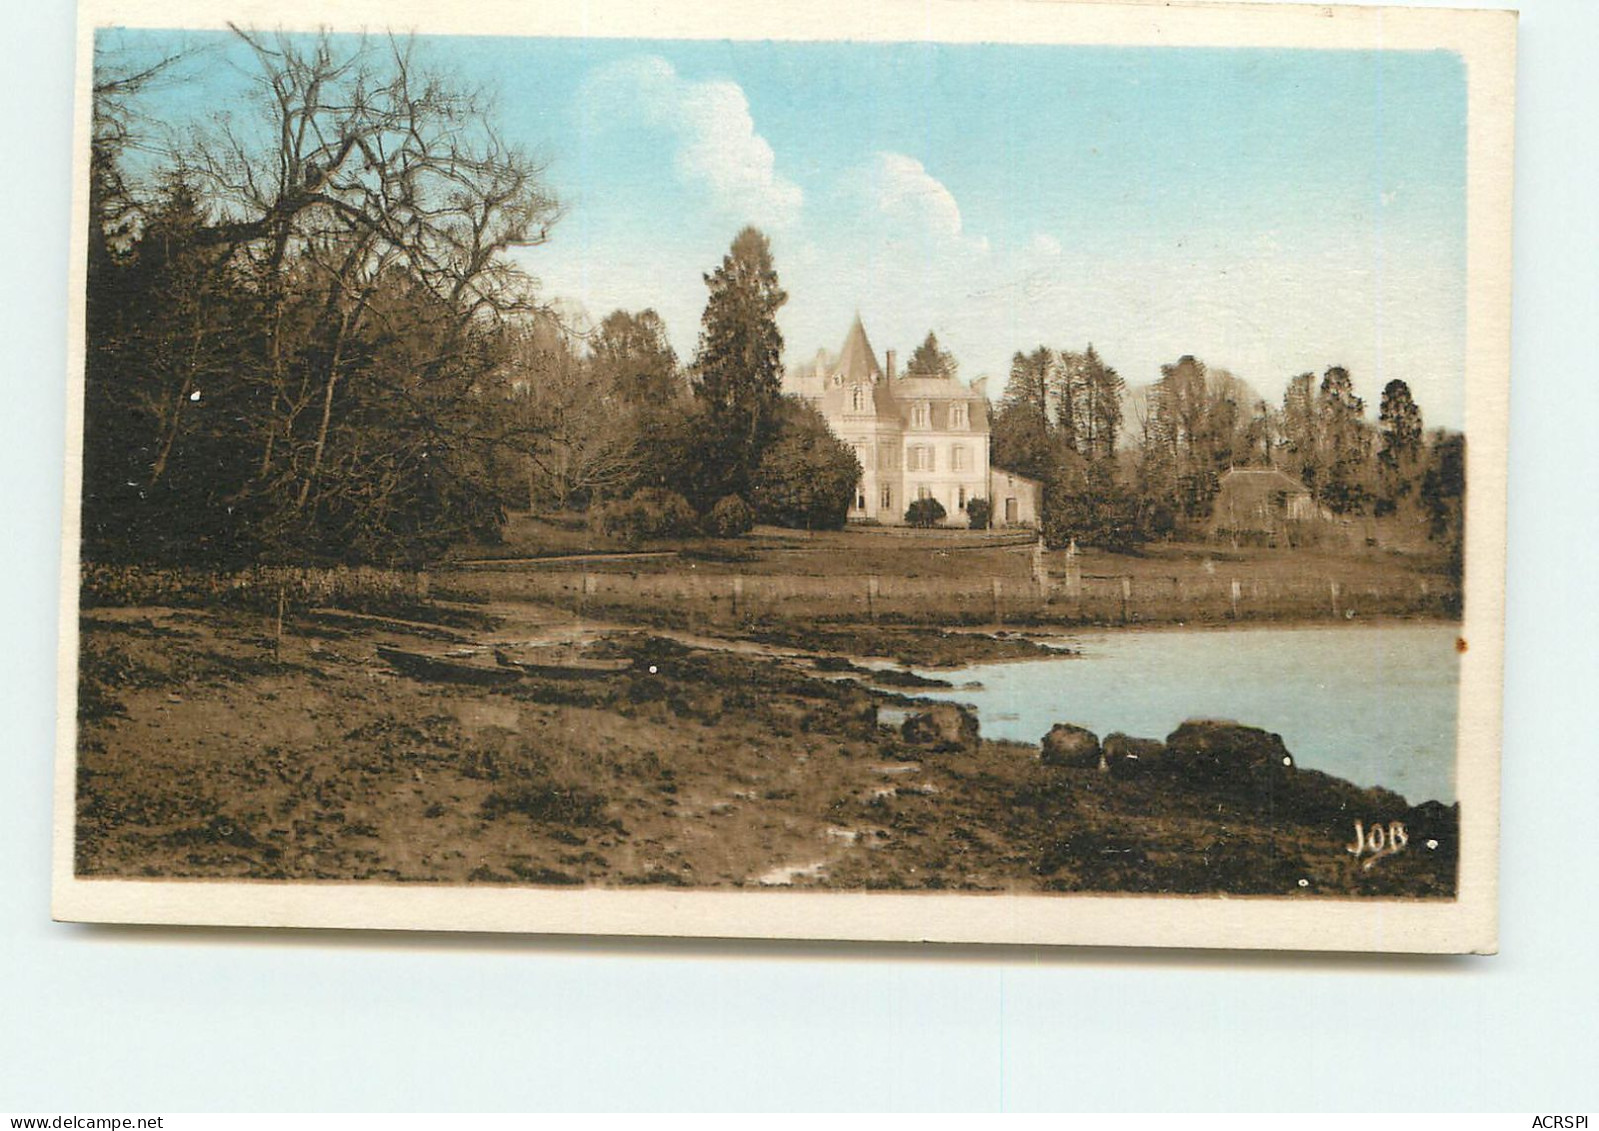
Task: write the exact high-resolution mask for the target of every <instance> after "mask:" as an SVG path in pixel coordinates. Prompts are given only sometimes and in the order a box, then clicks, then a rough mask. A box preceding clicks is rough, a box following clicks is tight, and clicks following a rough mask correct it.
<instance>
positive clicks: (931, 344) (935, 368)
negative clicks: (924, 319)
mask: <svg viewBox="0 0 1599 1131" xmlns="http://www.w3.org/2000/svg"><path fill="white" fill-rule="evenodd" d="M957 369H958V366H957V365H956V364H955V355H954V354H952V353H950V352H949V351H948V350H946V349H942V348H940V346H939V344H938V338H937V337H936V336H935V335H934V333H933V332H932V331H931V330H929V331H927V337H926V338H925V339H923V341H922V344H921V345H919V346H917V347H916V349H915V350H914V351H913V352H912V353H911V360H910V364H908V365H907V366H906V367H905V376H907V377H938V378H942V379H945V380H953V379H954V377H955V373H956V370H957Z"/></svg>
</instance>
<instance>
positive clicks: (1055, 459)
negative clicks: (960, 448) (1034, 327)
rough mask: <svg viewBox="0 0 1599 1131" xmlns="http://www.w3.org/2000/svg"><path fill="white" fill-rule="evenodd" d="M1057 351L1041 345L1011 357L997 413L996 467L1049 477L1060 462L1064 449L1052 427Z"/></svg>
mask: <svg viewBox="0 0 1599 1131" xmlns="http://www.w3.org/2000/svg"><path fill="white" fill-rule="evenodd" d="M1054 367H1055V351H1054V350H1051V349H1049V348H1048V347H1047V346H1039V347H1038V348H1037V349H1036V350H1034V351H1033V352H1032V353H1030V354H1025V353H1021V352H1020V351H1018V352H1017V353H1016V355H1015V356H1014V357H1013V358H1012V359H1011V367H1010V380H1009V381H1008V382H1007V383H1006V385H1005V392H1004V395H1003V396H1002V397H1001V398H1000V402H999V408H998V410H997V411H996V412H995V413H994V419H993V424H992V430H991V436H992V441H991V442H992V443H993V461H994V465H995V466H996V467H1003V468H1005V469H1006V470H1007V471H1014V472H1017V473H1018V474H1020V475H1025V476H1027V477H1028V478H1029V479H1038V480H1041V481H1047V480H1048V479H1049V478H1050V477H1051V476H1052V475H1053V474H1054V469H1055V467H1056V466H1057V465H1058V464H1059V463H1060V459H1061V451H1060V447H1061V446H1060V444H1059V442H1058V439H1057V437H1056V436H1055V435H1054V432H1053V429H1051V427H1050V419H1049V401H1050V396H1049V382H1050V376H1051V374H1052V372H1053V370H1054Z"/></svg>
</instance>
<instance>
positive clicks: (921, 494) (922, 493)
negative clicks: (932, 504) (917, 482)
mask: <svg viewBox="0 0 1599 1131" xmlns="http://www.w3.org/2000/svg"><path fill="white" fill-rule="evenodd" d="M916 497H917V498H918V499H931V498H932V497H933V495H932V492H930V491H928V489H927V488H926V487H925V486H923V487H918V488H916Z"/></svg>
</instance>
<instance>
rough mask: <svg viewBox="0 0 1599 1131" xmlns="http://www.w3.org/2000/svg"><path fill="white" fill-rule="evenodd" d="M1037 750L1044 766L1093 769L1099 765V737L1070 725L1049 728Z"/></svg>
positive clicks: (1059, 724) (1056, 725)
mask: <svg viewBox="0 0 1599 1131" xmlns="http://www.w3.org/2000/svg"><path fill="white" fill-rule="evenodd" d="M1039 749H1040V753H1041V754H1042V757H1043V760H1044V765H1046V766H1079V767H1086V768H1088V769H1093V768H1094V767H1096V766H1098V765H1099V764H1100V761H1099V736H1098V735H1097V734H1095V733H1094V732H1093V731H1091V730H1088V729H1086V728H1084V727H1080V726H1073V725H1072V724H1071V723H1056V724H1055V725H1054V726H1052V727H1050V728H1049V733H1048V734H1046V735H1045V736H1044V741H1043V742H1042V743H1040V746H1039Z"/></svg>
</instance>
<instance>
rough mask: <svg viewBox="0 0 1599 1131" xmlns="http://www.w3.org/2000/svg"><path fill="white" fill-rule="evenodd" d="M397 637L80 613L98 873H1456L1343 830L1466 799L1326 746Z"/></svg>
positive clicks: (840, 676) (765, 659)
mask: <svg viewBox="0 0 1599 1131" xmlns="http://www.w3.org/2000/svg"><path fill="white" fill-rule="evenodd" d="M153 611H154V610H152V612H153ZM592 627H593V626H591V629H592ZM380 643H386V644H389V645H396V644H398V645H402V646H405V647H412V648H418V647H420V648H427V647H433V648H435V649H437V648H440V647H443V645H440V644H439V643H438V642H434V643H433V644H432V645H429V644H428V642H427V641H425V640H422V639H420V638H416V637H408V636H407V635H406V634H405V633H404V632H402V631H400V630H398V629H389V628H380V627H377V626H374V625H370V624H363V623H353V624H351V623H346V624H342V625H336V624H331V623H323V622H318V621H315V620H311V619H305V618H291V621H290V624H289V625H288V631H287V632H286V634H285V637H284V639H283V641H282V642H281V644H280V645H279V646H278V653H277V654H276V655H274V653H273V646H272V642H271V641H270V640H269V639H267V638H265V637H263V636H262V634H261V618H260V617H259V616H257V615H251V614H248V613H240V612H237V611H226V610H221V611H219V610H210V611H204V610H195V609H175V610H169V611H168V612H167V614H166V615H163V616H160V617H154V616H148V615H142V614H141V613H139V612H130V613H129V614H128V615H125V616H118V617H101V618H93V619H92V620H89V621H87V622H86V623H85V625H84V628H83V645H84V648H83V653H82V668H81V672H82V676H81V679H80V697H79V703H80V729H79V746H78V783H79V793H78V798H79V810H78V820H79V824H78V864H79V874H80V875H85V876H94V875H102V876H126V877H135V878H136V877H139V876H151V877H181V876H193V877H196V878H202V877H209V878H237V879H261V880H270V879H280V880H282V879H289V880H299V879H327V880H340V879H342V880H370V881H374V882H386V881H395V882H408V883H410V882H423V883H496V884H499V883H510V884H520V883H526V884H535V885H537V884H555V885H568V884H598V885H601V886H613V887H614V886H620V887H626V886H629V885H634V884H649V885H667V886H674V887H683V886H688V887H711V888H734V889H736V888H741V887H754V888H768V887H772V886H795V887H808V888H821V889H827V890H856V891H859V890H866V891H879V890H959V891H972V892H979V891H1008V892H1044V891H1062V892H1069V891H1093V892H1115V891H1120V892H1129V893H1142V894H1150V893H1155V892H1160V893H1172V894H1191V895H1215V894H1261V895H1273V894H1275V895H1282V896H1292V897H1307V896H1308V897H1315V896H1339V897H1345V896H1347V897H1360V898H1372V897H1378V898H1389V897H1412V896H1421V897H1435V896H1448V895H1450V894H1452V893H1453V883H1454V881H1453V870H1452V869H1453V863H1452V856H1448V855H1447V854H1443V855H1440V854H1438V853H1436V852H1427V853H1425V854H1422V853H1420V852H1419V850H1418V852H1417V853H1412V854H1410V855H1409V856H1403V857H1396V858H1394V859H1393V860H1384V861H1383V862H1382V864H1380V865H1379V866H1377V867H1376V868H1373V869H1370V870H1363V869H1362V868H1361V867H1360V866H1359V865H1358V864H1356V863H1355V861H1354V859H1353V857H1351V856H1350V855H1349V853H1347V852H1346V851H1345V850H1344V849H1345V845H1346V844H1347V842H1348V841H1349V839H1350V835H1351V834H1350V829H1351V828H1352V825H1351V824H1350V820H1351V819H1352V817H1353V816H1354V815H1356V810H1358V811H1359V813H1360V814H1363V815H1364V816H1365V817H1366V818H1369V819H1371V820H1376V819H1378V818H1381V819H1382V820H1384V821H1411V822H1415V821H1418V820H1423V821H1430V822H1432V824H1433V825H1434V826H1436V827H1437V829H1439V830H1447V829H1450V828H1452V827H1453V826H1452V825H1451V824H1450V822H1451V821H1453V820H1455V819H1456V818H1454V817H1452V816H1450V814H1451V813H1453V812H1455V811H1454V810H1452V809H1448V808H1447V807H1444V806H1440V805H1433V806H1430V807H1429V806H1417V807H1411V806H1408V805H1407V803H1406V802H1404V800H1403V799H1402V798H1399V797H1398V796H1397V795H1395V794H1392V793H1389V792H1388V791H1385V790H1380V789H1379V790H1364V789H1360V788H1359V787H1356V786H1354V785H1352V784H1350V783H1348V782H1344V781H1341V780H1340V779H1336V778H1333V777H1331V776H1330V775H1326V774H1322V773H1320V772H1319V771H1315V770H1301V771H1299V772H1298V773H1297V774H1296V775H1295V777H1294V779H1293V781H1292V782H1287V783H1279V784H1278V785H1276V786H1271V787H1270V788H1269V789H1268V790H1267V793H1265V794H1261V793H1260V792H1259V788H1258V784H1259V783H1253V782H1252V781H1246V780H1244V779H1239V780H1238V781H1236V782H1231V783H1229V782H1227V781H1220V780H1217V781H1211V780H1209V779H1203V780H1201V779H1194V780H1193V781H1189V780H1188V779H1186V778H1182V777H1178V778H1163V777H1149V776H1143V777H1140V776H1133V777H1124V776H1121V775H1120V774H1119V773H1114V772H1108V771H1107V770H1105V769H1103V768H1099V767H1097V766H1089V765H1080V766H1079V765H1050V764H1047V762H1041V761H1040V755H1039V747H1038V746H1037V745H1036V744H1033V745H1028V744H1025V743H1019V742H1014V741H1006V740H996V739H990V738H985V737H982V736H981V734H980V730H979V723H978V721H977V720H976V719H975V718H973V717H970V716H967V715H966V713H965V712H960V711H959V708H957V707H954V706H953V705H949V704H941V703H940V702H938V701H936V700H932V699H929V698H927V697H926V696H925V695H923V694H920V692H922V691H923V690H924V689H923V688H917V687H909V688H898V689H895V688H882V687H877V686H873V685H872V683H871V679H870V673H869V672H867V671H861V672H852V671H848V670H846V671H842V672H840V671H836V670H835V671H827V670H821V669H819V668H818V667H817V666H816V664H815V663H814V657H781V656H773V655H769V654H741V653H738V652H733V651H727V650H722V649H713V650H708V649H705V648H698V647H693V646H690V645H688V644H684V643H682V642H681V641H674V640H671V639H669V638H665V637H659V636H654V635H651V634H650V633H648V632H647V631H643V632H641V631H639V630H638V629H637V628H632V629H624V630H622V631H620V632H618V633H615V634H605V633H603V632H602V633H600V634H599V636H598V645H600V646H602V651H603V654H606V655H615V656H622V657H627V658H629V659H631V660H632V661H633V664H632V668H631V669H630V670H629V671H627V672H625V673H619V674H616V675H610V676H606V677H604V678H598V679H592V680H552V679H536V678H524V679H522V680H521V681H519V682H517V683H515V684H512V685H510V686H508V687H504V688H481V687H474V688H468V687H464V686H461V685H455V684H450V683H438V682H430V681H427V680H419V679H416V678H411V677H408V676H405V675H403V674H398V673H396V672H395V671H393V670H392V669H391V668H389V667H388V666H387V665H386V664H384V663H383V662H382V661H381V660H380V659H379V658H378V656H377V655H376V654H375V653H374V650H373V649H374V647H375V645H377V644H380ZM596 654H600V653H596ZM1061 658H1065V657H1061ZM949 690H950V691H952V692H953V693H956V694H958V692H959V689H958V688H953V689H949ZM880 711H881V712H882V713H883V714H885V715H888V717H889V718H893V717H894V715H893V713H898V712H905V713H907V715H908V716H917V717H919V716H938V715H940V714H941V713H943V714H945V715H946V716H947V714H948V713H949V712H955V713H956V714H955V716H954V722H953V724H951V725H953V726H954V730H953V731H949V730H948V726H947V725H946V724H950V719H949V718H948V717H945V718H944V719H943V721H942V722H941V723H938V725H934V724H933V723H929V722H926V721H923V722H920V723H917V724H916V726H911V725H910V723H909V721H908V720H907V722H905V723H902V724H901V725H900V726H898V727H894V726H888V725H884V722H883V720H881V719H880V718H879V714H880ZM891 712H893V713H891ZM963 716H965V721H963V719H962V717H963ZM1061 721H1063V722H1065V721H1069V720H1061ZM940 727H943V728H944V729H942V730H941V729H940ZM918 728H919V729H918ZM929 728H931V729H929ZM1185 783H1186V784H1185ZM1295 783H1297V784H1295ZM1290 787H1291V791H1290V792H1289V793H1282V792H1281V790H1282V789H1289V788H1290ZM1272 790H1276V791H1277V792H1276V793H1273V792H1272ZM1274 796H1275V797H1277V800H1276V801H1275V802H1273V801H1272V800H1271V798H1272V797H1274ZM1296 797H1297V798H1299V800H1298V801H1294V802H1293V803H1292V804H1289V801H1290V800H1291V799H1292V798H1296ZM1451 835H1452V834H1450V833H1449V832H1447V831H1441V832H1439V834H1438V836H1437V837H1434V838H1433V839H1441V841H1442V842H1443V843H1445V844H1446V845H1452V840H1451V839H1450V838H1451ZM1452 851H1453V848H1452V847H1450V848H1449V852H1452ZM1290 872H1291V873H1293V874H1292V875H1290V874H1289V873H1290ZM1300 880H1304V881H1306V883H1305V885H1304V886H1301V885H1300V882H1299V881H1300Z"/></svg>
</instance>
